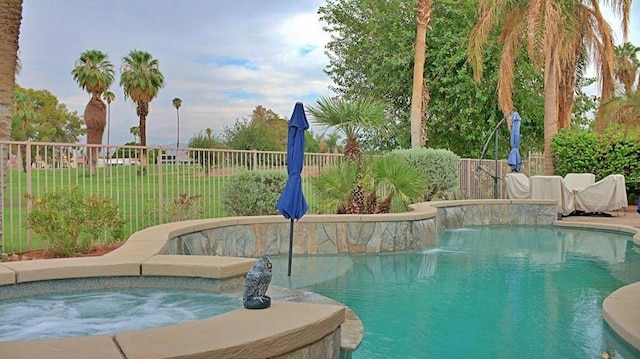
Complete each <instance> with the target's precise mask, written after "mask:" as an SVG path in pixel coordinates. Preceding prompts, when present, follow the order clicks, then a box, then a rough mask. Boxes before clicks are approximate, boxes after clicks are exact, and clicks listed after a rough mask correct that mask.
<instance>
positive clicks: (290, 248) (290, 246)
mask: <svg viewBox="0 0 640 359" xmlns="http://www.w3.org/2000/svg"><path fill="white" fill-rule="evenodd" d="M292 255H293V218H291V227H290V228H289V268H288V269H287V277H291V257H292Z"/></svg>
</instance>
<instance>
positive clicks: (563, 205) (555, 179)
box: [529, 175, 575, 216]
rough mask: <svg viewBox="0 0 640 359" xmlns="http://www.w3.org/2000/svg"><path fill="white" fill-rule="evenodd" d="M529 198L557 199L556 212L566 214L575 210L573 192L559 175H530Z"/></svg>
mask: <svg viewBox="0 0 640 359" xmlns="http://www.w3.org/2000/svg"><path fill="white" fill-rule="evenodd" d="M529 182H530V187H531V197H530V198H531V199H552V200H556V201H557V203H558V204H557V207H556V208H557V212H558V214H562V216H568V215H570V214H571V213H573V211H575V204H574V193H573V191H572V190H571V189H569V187H567V185H566V183H565V180H564V178H562V177H560V176H538V175H536V176H531V178H530V179H529Z"/></svg>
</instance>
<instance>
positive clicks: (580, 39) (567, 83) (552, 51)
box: [468, 0, 630, 174]
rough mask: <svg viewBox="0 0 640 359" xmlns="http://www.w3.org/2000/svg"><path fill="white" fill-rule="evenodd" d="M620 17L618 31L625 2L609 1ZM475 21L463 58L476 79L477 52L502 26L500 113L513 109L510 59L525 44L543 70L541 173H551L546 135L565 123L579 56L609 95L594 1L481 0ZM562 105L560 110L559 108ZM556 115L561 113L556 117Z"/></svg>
mask: <svg viewBox="0 0 640 359" xmlns="http://www.w3.org/2000/svg"><path fill="white" fill-rule="evenodd" d="M610 4H611V6H612V8H613V9H614V11H616V12H618V13H619V15H622V25H623V32H624V34H626V33H627V29H628V22H629V8H630V6H629V5H630V0H614V1H612V2H610ZM478 15H479V17H478V22H477V23H476V25H475V27H474V28H473V30H472V31H471V34H470V39H469V47H468V56H469V61H470V63H471V65H472V67H473V70H474V77H475V79H476V80H478V81H479V80H480V79H481V78H482V71H483V64H482V51H483V47H484V46H485V45H486V43H487V41H488V38H489V33H490V32H491V30H492V29H493V28H494V27H500V28H501V29H502V31H501V34H500V42H501V44H502V46H503V48H502V55H501V59H500V65H499V80H498V97H499V99H498V100H499V104H500V108H501V110H502V111H503V112H504V113H508V112H509V111H511V110H512V109H513V107H514V106H513V101H512V91H513V86H514V84H513V79H514V60H515V58H516V57H517V56H518V52H519V49H520V48H525V49H526V51H527V54H528V56H529V57H530V58H531V59H532V60H533V62H534V63H535V64H536V65H537V66H539V67H541V68H543V69H544V89H543V91H544V97H545V110H544V128H545V131H544V143H545V145H544V152H545V174H553V162H552V161H553V157H552V149H551V139H552V138H553V136H555V134H556V133H557V132H558V127H559V126H558V125H559V123H560V125H561V126H567V125H568V118H569V117H568V116H570V112H569V111H567V109H570V108H571V107H572V106H573V91H574V89H573V86H572V85H573V84H574V82H573V81H572V78H573V76H574V75H575V73H576V66H577V64H578V63H579V60H580V58H581V57H582V56H584V55H585V54H586V55H589V56H591V58H592V59H594V60H596V61H597V63H598V64H597V65H598V66H597V67H598V69H599V75H600V78H601V87H602V98H603V99H607V98H610V97H611V96H612V95H613V90H612V89H613V70H612V63H613V36H612V33H611V28H610V27H609V25H608V24H607V22H606V20H605V19H604V17H603V16H602V13H601V12H600V6H599V3H598V1H597V0H588V1H586V2H585V3H583V2H580V1H576V0H552V1H548V2H544V1H542V0H527V1H524V2H518V1H513V0H481V1H480V4H479V6H478ZM560 106H562V109H560V108H559V107H560ZM559 115H561V116H559Z"/></svg>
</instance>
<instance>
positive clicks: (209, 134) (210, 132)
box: [204, 127, 213, 138]
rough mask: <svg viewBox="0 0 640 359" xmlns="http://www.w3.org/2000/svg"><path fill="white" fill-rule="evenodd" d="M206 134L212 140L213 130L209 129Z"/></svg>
mask: <svg viewBox="0 0 640 359" xmlns="http://www.w3.org/2000/svg"><path fill="white" fill-rule="evenodd" d="M204 132H205V133H206V134H207V138H211V135H212V134H213V130H212V129H211V128H209V127H207V129H206V130H204Z"/></svg>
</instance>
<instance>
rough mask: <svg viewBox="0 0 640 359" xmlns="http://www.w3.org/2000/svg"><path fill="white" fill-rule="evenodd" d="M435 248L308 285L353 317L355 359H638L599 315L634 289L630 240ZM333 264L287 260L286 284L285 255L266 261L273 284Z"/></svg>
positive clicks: (458, 241)
mask: <svg viewBox="0 0 640 359" xmlns="http://www.w3.org/2000/svg"><path fill="white" fill-rule="evenodd" d="M437 243H438V246H437V248H431V249H427V250H425V251H421V252H412V253H393V254H382V255H373V254H372V255H351V256H348V258H349V259H350V261H349V263H350V264H349V265H350V268H347V270H345V273H344V274H340V275H337V276H335V277H333V278H330V279H326V278H323V280H322V281H316V282H313V283H308V281H307V283H305V284H304V285H303V288H305V289H308V290H311V291H314V292H317V293H320V294H323V295H325V296H328V297H331V298H334V299H336V300H338V301H340V302H342V303H345V304H346V305H348V306H349V307H350V308H351V309H353V310H354V311H355V312H356V314H357V315H358V316H359V317H360V319H361V320H362V322H363V324H364V330H365V333H364V339H363V342H362V344H361V345H360V347H359V348H358V349H357V350H356V351H355V352H354V353H353V357H354V358H492V359H494V358H536V359H538V358H602V355H603V353H604V352H607V353H608V354H609V356H610V357H611V358H626V359H632V358H640V355H639V353H638V352H637V351H635V350H633V349H632V348H630V347H629V346H628V345H625V344H624V343H623V344H621V341H620V340H619V339H618V338H616V336H615V334H614V333H613V332H612V331H611V330H610V329H609V328H608V326H607V325H606V323H605V322H604V320H603V318H602V312H601V308H602V302H603V300H604V299H605V297H606V296H607V295H609V294H610V293H611V292H613V291H614V290H616V289H618V288H620V287H622V286H624V285H626V284H628V283H632V282H635V281H639V280H640V254H638V253H636V252H634V251H633V243H632V241H631V237H630V236H628V235H620V234H617V233H612V232H604V231H584V230H573V229H564V228H557V227H500V226H494V227H478V228H462V229H457V230H449V231H444V232H441V233H439V236H438V240H437ZM335 257H336V256H321V257H302V256H294V258H293V263H294V266H293V268H292V276H291V278H287V276H286V267H287V257H286V256H285V257H277V258H273V262H274V271H275V273H274V279H273V281H272V283H276V284H279V285H283V286H287V285H288V284H289V285H291V284H292V283H293V285H292V286H295V283H297V282H300V283H303V282H305V280H304V278H316V277H318V274H317V273H314V272H315V271H323V270H325V268H331V266H332V264H333V263H335ZM323 261H324V262H326V264H327V265H323V264H322V262H323ZM307 262H309V263H313V264H312V265H308V263H307ZM307 268H312V269H311V270H309V269H307ZM331 270H332V271H335V269H334V268H331Z"/></svg>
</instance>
